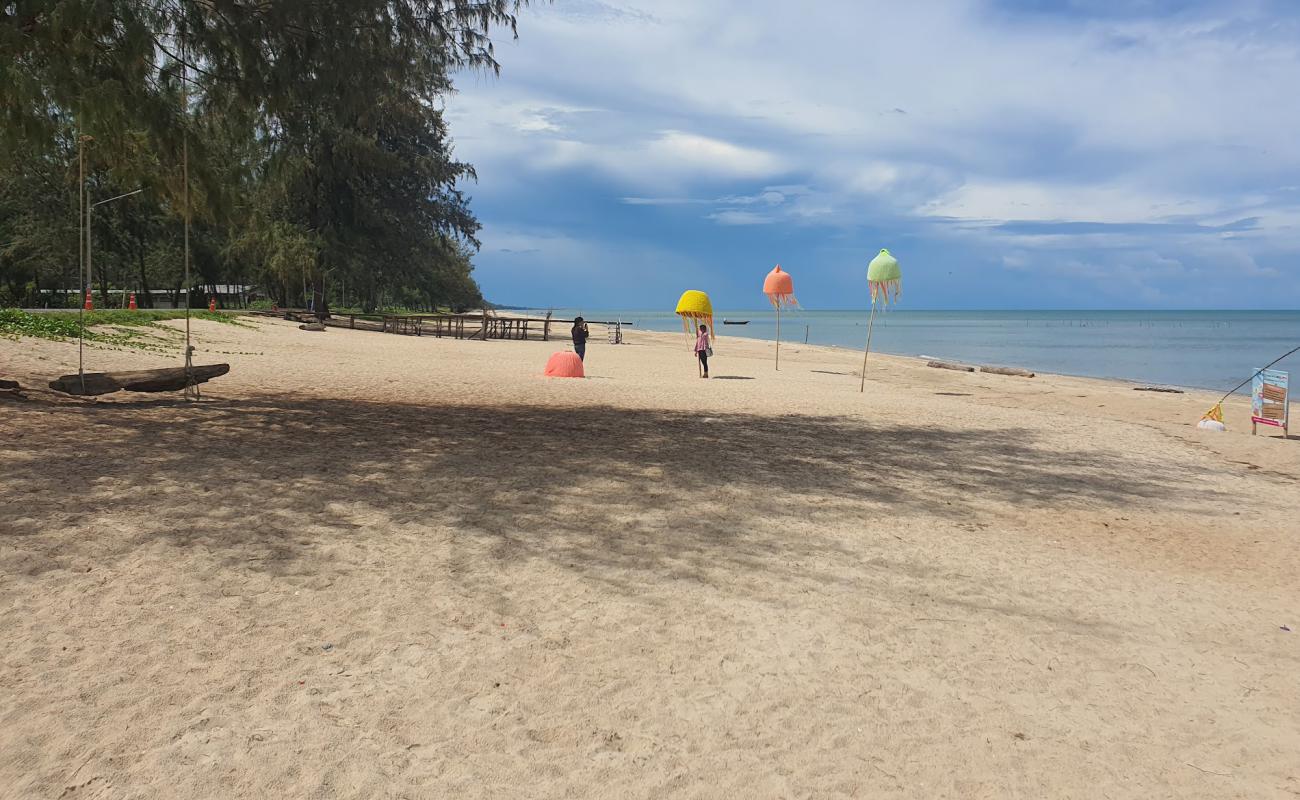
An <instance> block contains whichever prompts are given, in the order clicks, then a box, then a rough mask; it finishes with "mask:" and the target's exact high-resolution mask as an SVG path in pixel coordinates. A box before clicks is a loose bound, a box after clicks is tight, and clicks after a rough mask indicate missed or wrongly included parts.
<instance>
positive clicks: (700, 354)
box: [695, 325, 713, 378]
mask: <svg viewBox="0 0 1300 800" xmlns="http://www.w3.org/2000/svg"><path fill="white" fill-rule="evenodd" d="M712 353H713V348H712V347H709V329H708V327H706V326H704V325H701V326H700V335H699V336H696V337H695V356H696V357H697V358H698V359H699V360H700V377H701V378H707V377H709V356H710V355H711V354H712Z"/></svg>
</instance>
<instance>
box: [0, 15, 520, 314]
mask: <svg viewBox="0 0 1300 800" xmlns="http://www.w3.org/2000/svg"><path fill="white" fill-rule="evenodd" d="M520 5H521V0H316V1H314V2H310V3H308V2H279V3H256V4H248V3H231V2H212V0H19V2H16V3H11V4H9V5H6V6H3V7H2V8H0V137H3V138H4V139H8V140H9V142H8V144H9V145H10V146H11V148H12V152H13V153H15V154H17V155H18V156H19V157H15V158H10V159H6V160H4V162H3V163H0V302H5V301H8V302H13V303H21V302H35V301H36V300H37V299H43V301H44V302H48V301H49V299H50V296H49V290H50V289H57V290H59V291H60V292H63V291H64V290H73V291H77V290H78V285H79V279H78V275H79V267H78V263H79V260H80V257H79V251H80V246H79V242H78V236H77V230H78V227H79V225H78V211H77V208H78V206H79V199H78V186H79V178H78V175H79V167H78V150H79V146H78V145H79V144H82V145H84V150H85V153H86V159H85V161H86V175H87V187H88V192H87V193H88V197H89V198H90V200H91V201H92V202H93V201H97V200H101V199H105V198H108V197H112V196H115V195H116V194H121V193H123V192H126V191H131V190H132V189H135V188H144V189H145V191H144V192H143V193H142V194H141V195H137V196H135V197H132V198H130V199H126V200H123V201H120V202H116V203H113V204H109V205H105V206H101V207H99V208H97V209H96V211H95V214H94V221H93V229H92V231H91V234H92V236H91V238H92V241H93V243H94V271H93V279H94V283H95V288H96V289H97V290H98V291H99V292H100V293H101V296H102V297H103V299H104V301H105V302H106V301H107V297H108V291H109V289H110V288H114V287H117V288H124V289H135V290H139V291H141V292H145V293H144V294H141V296H140V299H141V302H146V303H147V302H148V301H149V295H148V294H147V292H146V290H148V289H150V288H165V289H167V290H168V291H170V292H172V293H173V295H174V296H180V295H181V293H182V290H183V289H184V288H185V287H184V274H185V271H184V261H183V256H182V247H181V232H182V230H183V222H184V220H185V218H186V215H187V209H188V210H189V211H188V213H189V214H190V215H191V216H192V220H193V224H192V226H191V241H190V246H191V254H192V258H191V268H192V281H191V286H192V287H193V288H195V289H196V290H197V292H198V294H199V295H200V296H202V295H203V294H204V292H203V291H202V288H201V287H203V286H210V285H215V284H219V283H227V284H244V283H254V282H255V283H258V284H260V285H261V286H262V287H263V289H264V290H265V291H266V292H267V293H269V294H270V295H271V296H272V297H274V298H275V299H276V300H277V301H278V302H280V303H281V304H286V305H298V306H301V305H303V304H305V303H306V302H307V300H308V298H309V296H310V297H312V298H314V299H315V300H316V302H317V304H318V307H320V306H321V305H328V303H329V302H330V301H331V300H342V299H343V298H344V297H347V298H348V299H355V300H359V301H360V303H361V305H362V306H364V307H366V308H369V309H373V308H376V307H378V306H381V305H384V304H385V303H388V302H393V301H394V300H396V299H397V298H399V297H400V298H401V302H411V303H415V304H418V305H421V306H426V307H432V306H434V305H437V304H443V305H453V306H461V307H467V306H469V305H473V304H476V303H481V302H482V298H481V295H480V294H479V291H478V287H477V285H476V284H475V283H474V281H473V278H472V277H471V272H472V265H471V261H470V257H471V256H472V253H473V251H474V249H476V248H477V240H476V238H475V237H476V234H477V231H478V228H479V225H478V222H477V220H475V219H474V216H473V214H472V213H471V212H470V210H469V206H468V199H467V198H466V196H465V195H464V193H463V189H462V186H463V184H464V183H465V182H466V181H468V180H470V179H472V178H473V177H474V173H473V169H472V168H471V167H470V165H468V164H465V163H462V162H458V161H455V160H454V159H453V158H452V157H451V143H450V140H449V138H448V133H447V129H446V124H445V122H444V120H443V117H442V113H441V111H439V110H438V105H439V104H438V103H437V102H436V99H437V98H438V96H439V95H442V94H445V93H447V92H449V91H451V88H452V80H451V76H452V73H453V72H454V71H456V70H459V69H464V68H473V69H487V70H495V69H496V68H497V64H496V61H495V59H494V57H493V50H492V40H491V38H490V33H491V31H492V29H493V28H494V27H495V26H505V27H508V28H509V29H510V30H511V31H512V32H513V30H514V25H515V17H514V14H515V12H516V11H517V10H518V9H519V7H520ZM183 73H184V74H188V81H182V80H181V78H182V74H183ZM183 98H184V99H183ZM33 143H39V144H33ZM185 152H188V153H189V159H188V163H189V181H188V182H186V181H185V180H184V178H183V176H182V174H181V169H180V165H181V163H182V155H183V153H185ZM187 192H188V203H187V202H186V194H187ZM58 302H67V300H66V298H63V296H62V295H60V299H59V300H58Z"/></svg>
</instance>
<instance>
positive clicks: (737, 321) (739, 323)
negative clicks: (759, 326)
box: [722, 319, 749, 325]
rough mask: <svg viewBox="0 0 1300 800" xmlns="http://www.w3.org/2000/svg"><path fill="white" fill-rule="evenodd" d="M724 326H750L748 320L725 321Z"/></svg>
mask: <svg viewBox="0 0 1300 800" xmlns="http://www.w3.org/2000/svg"><path fill="white" fill-rule="evenodd" d="M722 324H723V325H748V324H749V320H747V319H724V320H723V321H722Z"/></svg>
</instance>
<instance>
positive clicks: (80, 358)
mask: <svg viewBox="0 0 1300 800" xmlns="http://www.w3.org/2000/svg"><path fill="white" fill-rule="evenodd" d="M85 148H86V141H85V139H84V137H82V135H81V124H80V122H78V124H77V171H78V172H79V173H80V176H79V179H78V180H79V185H80V190H79V191H78V194H77V245H78V247H77V249H78V250H79V251H80V252H79V253H78V254H77V255H78V259H79V262H78V264H77V278H78V279H79V282H80V283H81V288H80V290H79V291H78V292H77V374H78V375H80V376H81V391H82V393H83V394H84V393H85V391H86V367H85V355H84V353H85V342H86V303H85V300H84V293H85V291H86V288H87V287H89V286H90V279H89V278H88V277H86V236H88V235H89V233H88V228H87V227H86V222H87V219H86V158H85Z"/></svg>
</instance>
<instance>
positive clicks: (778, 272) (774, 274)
mask: <svg viewBox="0 0 1300 800" xmlns="http://www.w3.org/2000/svg"><path fill="white" fill-rule="evenodd" d="M763 294H765V295H767V299H768V301H769V302H771V303H772V308H775V309H776V368H777V369H778V370H779V369H781V307H782V306H795V307H796V308H797V307H798V306H799V301H798V300H796V299H795V297H794V278H791V277H790V273H788V272H786V271H784V270H782V269H781V265H780V264H777V265H776V267H774V268H773V269H772V271H771V272H769V273H767V277H766V278H764V279H763ZM748 322H749V320H745V322H736V323H735V324H736V325H744V324H747V323H748ZM722 324H723V325H730V324H732V323H731V322H730V321H728V320H725V319H724V320H723V321H722ZM804 336H805V338H807V333H806V332H805V334H804Z"/></svg>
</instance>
